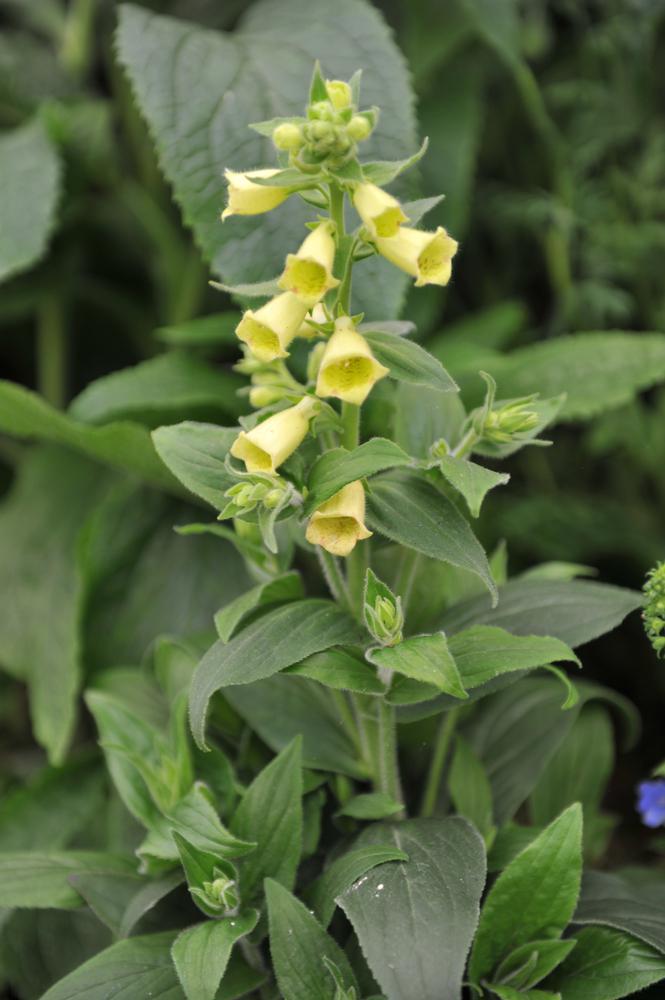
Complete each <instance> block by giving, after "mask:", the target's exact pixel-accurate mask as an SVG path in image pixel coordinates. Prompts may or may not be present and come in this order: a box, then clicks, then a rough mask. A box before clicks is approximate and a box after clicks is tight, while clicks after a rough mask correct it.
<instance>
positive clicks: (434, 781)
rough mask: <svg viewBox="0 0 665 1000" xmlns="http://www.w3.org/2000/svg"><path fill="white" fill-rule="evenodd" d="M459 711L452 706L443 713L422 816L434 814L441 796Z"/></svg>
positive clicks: (428, 776)
mask: <svg viewBox="0 0 665 1000" xmlns="http://www.w3.org/2000/svg"><path fill="white" fill-rule="evenodd" d="M458 712H459V709H457V708H451V709H450V711H449V712H446V713H445V715H443V717H442V718H441V722H440V723H439V728H438V730H437V733H436V739H435V741H434V752H433V754H432V759H431V761H430V765H429V772H428V774H427V781H426V783H425V791H424V793H423V801H422V804H421V807H420V815H421V816H433V815H434V810H435V809H436V802H437V799H438V797H439V788H440V787H441V778H442V776H443V768H444V766H445V763H446V758H447V756H448V751H449V750H450V744H451V742H452V738H453V735H454V733H455V727H456V725H457V716H458Z"/></svg>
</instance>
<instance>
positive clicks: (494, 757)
mask: <svg viewBox="0 0 665 1000" xmlns="http://www.w3.org/2000/svg"><path fill="white" fill-rule="evenodd" d="M577 711H578V709H577V708H573V709H571V710H570V711H567V712H562V711H561V692H560V690H559V687H558V684H557V683H556V682H554V681H551V680H545V679H541V678H526V679H525V680H522V681H520V682H519V683H518V684H515V685H512V686H511V687H509V688H506V689H505V690H504V691H499V692H498V693H497V694H493V695H490V696H489V697H487V698H485V699H484V701H483V702H482V704H481V705H480V706H479V708H478V710H477V711H476V714H475V716H474V717H473V719H472V720H471V722H470V724H469V726H468V728H467V729H465V736H466V737H467V738H468V739H469V742H470V743H471V746H472V747H473V749H474V750H475V752H476V754H477V755H478V756H479V757H480V759H481V760H482V762H483V764H484V766H485V769H486V771H487V775H488V777H489V780H490V785H491V786H492V799H493V802H494V815H495V819H496V821H497V823H498V824H499V825H502V824H503V823H505V822H506V821H507V820H509V819H511V818H512V817H513V816H514V815H515V813H516V812H517V809H518V808H519V807H520V805H521V804H522V802H524V800H525V799H526V798H527V796H528V795H529V793H530V791H531V789H532V788H533V787H534V785H535V784H536V782H537V781H538V778H539V777H540V775H541V774H542V772H543V770H544V768H545V767H546V765H547V763H548V761H549V760H550V759H551V757H552V755H553V754H554V752H555V751H556V749H557V747H558V746H559V745H560V744H561V743H562V741H563V740H564V739H565V738H566V735H567V734H568V733H569V732H570V729H571V726H572V724H573V722H574V721H575V717H576V715H577Z"/></svg>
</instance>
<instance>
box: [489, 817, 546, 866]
mask: <svg viewBox="0 0 665 1000" xmlns="http://www.w3.org/2000/svg"><path fill="white" fill-rule="evenodd" d="M543 829H544V828H543V827H542V826H519V824H517V823H506V825H505V826H502V827H501V828H500V829H499V830H498V831H497V835H496V837H495V839H494V842H493V844H492V848H491V850H490V852H489V855H488V858H487V867H488V870H489V871H491V872H500V871H503V869H504V868H507V866H508V865H509V864H510V862H511V861H512V860H513V859H514V858H516V857H517V855H518V854H520V853H521V852H522V851H523V850H524V848H525V847H528V846H529V844H531V843H532V842H533V841H534V840H535V839H536V837H537V836H538V834H539V833H542V831H543Z"/></svg>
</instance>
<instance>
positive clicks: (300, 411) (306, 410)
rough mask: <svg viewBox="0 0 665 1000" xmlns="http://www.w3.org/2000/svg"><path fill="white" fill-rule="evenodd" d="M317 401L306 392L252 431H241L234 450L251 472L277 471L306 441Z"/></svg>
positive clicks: (234, 454) (233, 446)
mask: <svg viewBox="0 0 665 1000" xmlns="http://www.w3.org/2000/svg"><path fill="white" fill-rule="evenodd" d="M316 410H317V401H316V400H315V399H314V398H313V397H312V396H305V397H304V398H303V399H301V400H300V402H299V403H298V404H297V405H296V406H290V407H289V408H288V410H281V411H280V412H279V413H275V414H274V415H273V416H272V417H268V419H267V420H264V421H263V423H261V424H257V425H256V427H254V428H252V430H251V431H241V432H240V434H238V437H237V438H236V439H235V441H234V442H233V444H232V445H231V454H232V455H233V457H234V458H239V459H240V460H241V461H242V462H244V463H245V467H246V469H247V471H248V472H275V470H276V469H277V468H278V467H279V466H280V465H281V464H282V462H285V461H286V459H287V458H288V457H289V455H292V454H293V452H294V451H295V450H296V448H298V447H299V446H300V445H301V444H302V442H303V441H304V439H305V437H306V435H307V431H308V430H309V421H310V420H311V418H312V417H313V416H314V413H315V412H316Z"/></svg>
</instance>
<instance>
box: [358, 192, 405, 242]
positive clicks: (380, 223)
mask: <svg viewBox="0 0 665 1000" xmlns="http://www.w3.org/2000/svg"><path fill="white" fill-rule="evenodd" d="M353 204H354V205H355V207H356V211H357V212H358V215H359V216H360V218H361V219H362V221H363V223H364V225H365V226H367V228H368V230H369V231H370V234H371V235H372V237H373V239H377V238H378V237H381V238H388V237H392V236H396V235H397V233H398V232H399V228H400V226H401V225H402V223H403V222H408V221H409V220H408V217H407V216H406V215H405V214H404V209H403V208H402V206H401V205H400V203H399V202H398V200H397V198H393V196H392V195H391V194H388V192H387V191H383V190H382V188H380V187H377V186H376V184H359V185H358V187H357V188H356V190H355V191H354V194H353Z"/></svg>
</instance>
